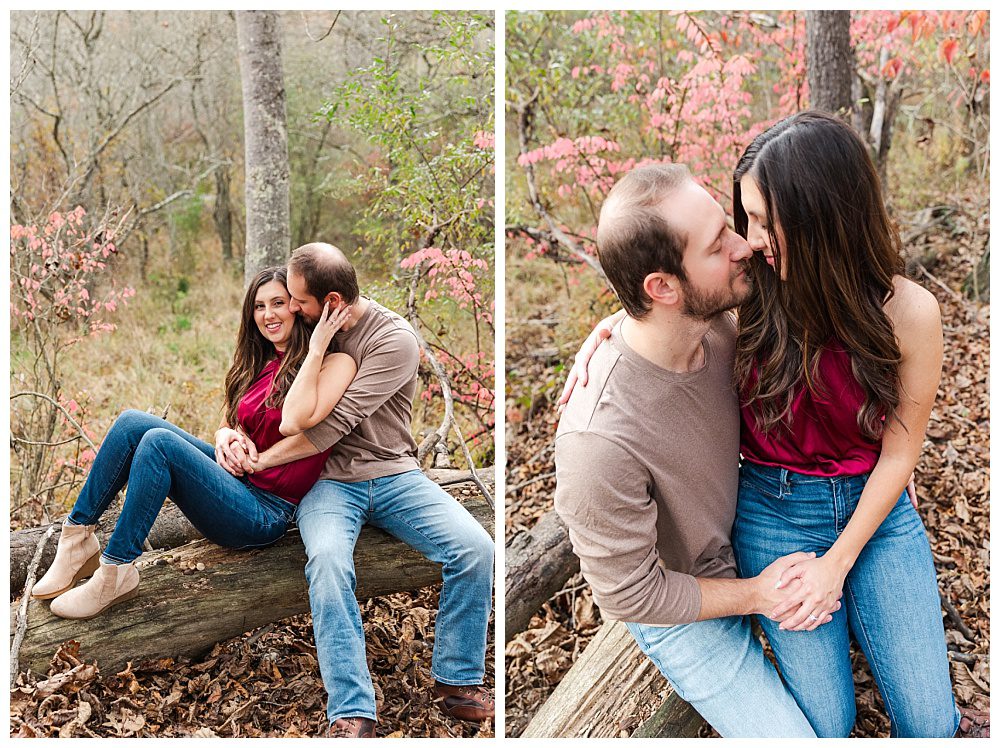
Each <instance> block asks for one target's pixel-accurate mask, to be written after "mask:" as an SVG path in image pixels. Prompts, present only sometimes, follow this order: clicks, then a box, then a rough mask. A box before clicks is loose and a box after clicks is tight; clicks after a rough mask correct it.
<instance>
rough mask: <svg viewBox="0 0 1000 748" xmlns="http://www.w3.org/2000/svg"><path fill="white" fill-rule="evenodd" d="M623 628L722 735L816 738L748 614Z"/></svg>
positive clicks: (729, 736)
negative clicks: (775, 667)
mask: <svg viewBox="0 0 1000 748" xmlns="http://www.w3.org/2000/svg"><path fill="white" fill-rule="evenodd" d="M625 625H626V626H627V627H628V630H629V631H630V632H632V636H634V637H635V640H636V642H638V644H639V648H640V649H641V650H642V651H643V652H644V653H645V654H646V656H647V657H649V659H651V660H652V661H653V663H654V664H655V665H656V667H658V668H659V670H660V672H661V673H663V675H664V676H665V677H666V678H667V680H669V681H670V685H672V686H673V687H674V690H675V691H676V692H677V695H678V696H680V697H681V698H682V699H684V700H685V701H686V702H687V703H689V704H690V705H691V706H693V707H694V708H695V709H696V710H697V712H698V714H700V715H701V716H702V717H704V718H705V720H706V721H707V722H708V723H709V724H710V725H712V727H714V728H715V729H716V730H717V731H718V733H719V734H720V735H722V737H724V738H815V737H816V733H815V732H813V729H812V727H810V726H809V722H808V721H807V720H806V718H805V716H804V715H803V714H802V710H801V709H799V707H798V705H797V704H796V703H795V700H794V699H793V698H792V697H791V695H790V694H789V693H788V689H787V688H785V685H784V684H783V683H782V682H781V678H779V677H778V673H777V671H776V670H775V669H774V666H773V665H772V664H771V663H770V662H768V660H767V658H766V657H765V656H764V650H763V648H762V647H761V645H760V642H759V641H758V640H757V638H756V637H755V636H753V634H752V633H751V631H750V618H749V617H748V616H729V617H727V618H713V619H710V620H707V621H697V622H696V623H685V624H679V625H676V626H648V625H646V624H643V623H626V624H625Z"/></svg>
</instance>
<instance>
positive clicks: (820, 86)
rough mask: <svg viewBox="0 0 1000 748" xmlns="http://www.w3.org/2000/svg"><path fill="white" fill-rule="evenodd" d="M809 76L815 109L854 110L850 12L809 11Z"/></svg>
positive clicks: (807, 59)
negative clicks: (852, 106)
mask: <svg viewBox="0 0 1000 748" xmlns="http://www.w3.org/2000/svg"><path fill="white" fill-rule="evenodd" d="M806 74H807V77H808V79H809V102H810V106H812V108H813V109H822V110H823V111H827V112H832V113H834V114H836V113H845V112H847V111H849V110H850V109H851V103H852V102H851V79H852V77H853V75H854V50H853V48H852V47H851V12H850V11H849V10H807V11H806Z"/></svg>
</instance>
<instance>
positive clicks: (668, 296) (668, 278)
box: [642, 273, 681, 306]
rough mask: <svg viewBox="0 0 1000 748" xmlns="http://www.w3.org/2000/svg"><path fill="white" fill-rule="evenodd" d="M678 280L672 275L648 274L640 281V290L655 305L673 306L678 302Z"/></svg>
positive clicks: (679, 284)
mask: <svg viewBox="0 0 1000 748" xmlns="http://www.w3.org/2000/svg"><path fill="white" fill-rule="evenodd" d="M680 286H681V283H680V279H678V277H677V276H676V275H674V274H673V273H650V274H649V275H647V276H646V277H645V278H644V279H643V281H642V290H643V291H645V292H646V295H647V296H648V297H649V298H650V299H652V301H653V303H655V304H663V305H664V306H673V305H674V304H677V303H678V302H679V301H680V298H681V297H680Z"/></svg>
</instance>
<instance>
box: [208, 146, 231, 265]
mask: <svg viewBox="0 0 1000 748" xmlns="http://www.w3.org/2000/svg"><path fill="white" fill-rule="evenodd" d="M231 181H232V176H231V175H230V173H229V165H228V164H227V165H226V166H220V167H219V168H218V169H216V171H215V208H214V209H213V210H212V220H213V221H214V222H215V231H216V233H217V234H218V235H219V242H220V243H221V244H222V260H223V262H226V263H228V262H230V261H231V260H232V259H233V210H232V206H231V205H230V202H229V185H230V183H231Z"/></svg>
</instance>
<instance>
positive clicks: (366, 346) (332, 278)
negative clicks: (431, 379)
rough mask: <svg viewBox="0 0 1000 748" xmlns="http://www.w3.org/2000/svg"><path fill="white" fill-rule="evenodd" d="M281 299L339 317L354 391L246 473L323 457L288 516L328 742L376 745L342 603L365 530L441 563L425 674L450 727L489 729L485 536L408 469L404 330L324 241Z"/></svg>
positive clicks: (409, 332)
mask: <svg viewBox="0 0 1000 748" xmlns="http://www.w3.org/2000/svg"><path fill="white" fill-rule="evenodd" d="M288 292H289V295H290V296H291V301H290V302H289V309H290V310H291V311H293V312H297V313H298V314H300V315H302V316H303V317H304V318H305V319H306V320H308V321H309V322H310V323H312V324H315V323H316V322H317V321H319V319H320V317H321V315H323V311H324V306H326V307H327V308H328V310H329V314H330V315H333V314H334V313H336V312H338V311H341V310H342V309H344V308H345V307H347V308H349V310H350V311H349V313H346V314H347V321H346V322H345V323H344V324H343V325H342V326H341V327H340V330H339V331H338V332H337V333H336V335H335V337H334V343H333V345H335V346H336V348H337V350H339V351H342V352H345V353H347V354H349V355H350V356H351V357H352V358H353V359H354V360H355V362H356V363H357V365H358V372H357V375H356V376H355V378H354V381H353V382H352V383H351V385H350V386H349V387H348V389H347V391H346V392H345V393H344V395H343V397H342V398H341V399H340V401H339V403H338V404H337V406H336V408H334V410H333V412H331V413H330V414H329V416H327V418H326V419H325V420H324V421H322V422H321V423H319V424H317V425H316V426H314V427H312V428H310V429H308V430H306V431H305V432H304V436H302V435H300V436H293V437H291V438H289V439H285V440H283V441H281V442H279V443H278V444H277V445H275V446H274V447H272V448H271V449H270V450H268V451H266V452H263V453H261V454H260V455H259V457H258V462H257V466H256V469H261V467H262V466H266V465H268V464H269V463H271V464H280V463H284V462H287V461H289V460H292V459H297V458H299V457H302V456H304V455H308V454H315V453H316V452H318V451H323V450H326V449H329V448H330V447H331V446H333V447H334V449H333V451H332V452H331V453H330V456H329V458H328V459H327V462H326V465H325V468H324V470H323V473H322V474H321V476H320V480H319V481H318V482H317V483H316V485H315V486H314V487H313V488H312V490H310V491H309V493H308V494H306V496H305V497H304V498H303V499H302V502H301V503H300V504H299V507H298V510H297V512H296V517H295V519H296V523H297V524H298V527H299V532H300V533H301V535H302V541H303V543H304V544H305V549H306V557H307V563H306V577H307V579H308V581H309V604H310V608H311V609H312V615H313V631H314V633H315V637H316V650H317V654H318V657H319V664H320V673H321V674H322V677H323V683H324V685H325V686H326V689H327V693H328V696H329V698H328V702H327V716H328V717H329V719H330V723H331V726H330V731H329V735H330V737H374V734H375V720H376V715H375V691H374V686H373V685H372V680H371V675H370V674H369V672H368V667H367V661H366V659H365V640H364V630H363V628H362V625H361V612H360V610H359V608H358V604H357V600H356V599H355V596H354V589H355V576H354V558H353V553H354V545H355V543H356V541H357V539H358V534H359V533H360V532H361V527H362V525H364V524H366V523H370V524H372V525H374V526H376V527H379V528H381V529H383V530H385V531H386V532H388V533H390V534H392V535H394V536H396V537H397V538H399V539H401V540H403V541H404V542H406V543H408V544H409V545H411V546H413V547H414V548H416V549H417V550H419V551H420V552H421V553H423V554H424V555H425V556H427V558H429V559H430V560H432V561H434V562H436V563H440V564H442V565H443V568H442V571H443V586H442V589H441V596H440V601H441V602H440V610H439V612H438V616H437V623H436V631H435V637H434V653H433V661H432V667H431V671H432V673H433V675H434V678H435V692H436V694H437V696H438V697H440V698H441V699H442V709H443V710H444V711H445V712H446V713H448V714H450V715H451V716H453V717H456V718H458V719H466V720H472V721H484V720H489V719H492V718H493V712H494V705H493V697H492V694H491V693H490V692H489V690H488V689H486V688H485V687H483V686H482V682H483V674H484V669H485V653H486V633H487V631H486V630H487V623H488V620H489V615H490V610H491V590H492V584H493V539H492V538H491V537H490V535H489V533H487V532H486V530H484V529H483V527H482V526H481V525H480V524H479V523H478V522H477V521H476V520H475V519H474V518H473V517H472V515H470V514H469V513H468V512H467V511H466V510H465V509H464V508H463V507H462V506H461V504H459V503H458V502H457V501H456V500H455V499H454V498H452V497H451V496H450V495H448V493H446V492H445V491H444V490H443V489H442V488H441V487H440V486H438V485H437V484H436V483H434V482H433V481H431V480H430V479H429V478H427V477H426V476H425V475H424V474H423V473H422V472H421V471H420V466H419V464H418V463H417V460H416V453H417V446H416V444H415V442H414V440H413V436H412V434H411V433H410V410H411V406H412V402H413V396H414V393H415V391H416V382H417V365H418V360H419V355H420V353H419V349H418V343H417V339H416V336H415V335H414V332H413V328H412V327H410V325H409V323H408V322H407V321H406V320H404V319H403V318H402V317H400V316H399V315H397V314H395V313H393V312H391V311H389V310H388V309H386V308H384V307H382V306H380V305H378V304H376V303H375V302H374V301H372V300H371V299H367V298H364V297H362V296H361V295H360V293H359V289H358V281H357V277H356V275H355V272H354V268H353V267H352V266H351V263H350V262H349V261H348V260H347V258H346V257H345V256H344V254H343V253H342V252H341V251H340V250H339V249H337V248H336V247H333V246H332V245H330V244H321V243H312V244H306V245H305V246H302V247H299V248H298V249H296V250H295V251H294V252H293V253H292V258H291V261H290V262H289V263H288ZM283 429H284V426H283ZM283 433H284V430H283Z"/></svg>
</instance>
